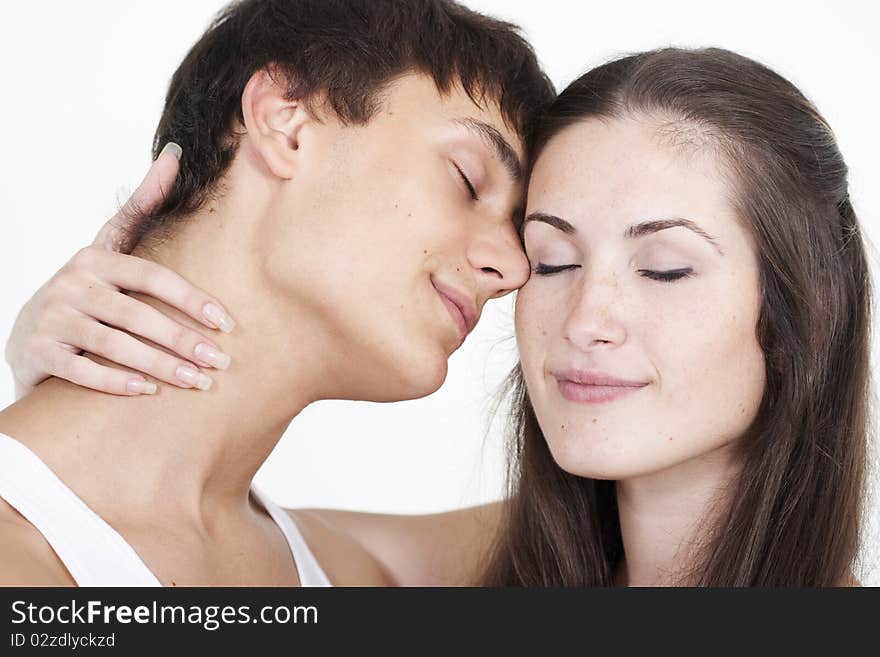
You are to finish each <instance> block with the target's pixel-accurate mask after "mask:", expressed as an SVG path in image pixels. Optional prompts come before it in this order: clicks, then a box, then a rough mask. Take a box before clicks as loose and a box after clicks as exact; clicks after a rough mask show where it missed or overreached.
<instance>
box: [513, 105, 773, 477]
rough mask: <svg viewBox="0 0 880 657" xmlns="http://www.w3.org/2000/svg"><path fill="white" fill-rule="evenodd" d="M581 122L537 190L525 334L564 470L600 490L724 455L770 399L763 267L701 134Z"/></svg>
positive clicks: (555, 143) (531, 214) (548, 162)
mask: <svg viewBox="0 0 880 657" xmlns="http://www.w3.org/2000/svg"><path fill="white" fill-rule="evenodd" d="M660 125H661V124H660V123H659V122H657V123H652V122H650V121H648V120H647V119H645V120H636V119H620V120H608V121H601V120H595V119H591V120H586V121H583V122H580V123H578V124H576V125H574V126H571V127H569V128H567V129H565V130H564V131H562V132H561V133H559V134H558V135H556V136H555V137H554V138H553V139H552V140H551V141H550V143H549V144H548V145H547V146H546V148H545V149H544V151H543V152H542V154H541V156H540V158H539V160H538V162H537V164H536V166H535V169H534V173H533V176H532V179H531V182H530V185H529V196H528V208H527V218H526V222H525V224H524V240H525V245H526V253H527V255H528V258H529V262H530V264H531V266H532V274H531V278H530V279H529V281H528V283H526V285H525V287H523V288H522V290H520V292H519V296H518V299H517V306H516V334H517V342H518V345H519V350H520V356H521V361H522V368H523V372H524V374H525V380H526V384H527V386H528V391H529V396H530V398H531V400H532V404H533V406H534V409H535V412H536V414H537V417H538V420H539V422H540V424H541V427H542V429H543V432H544V435H545V437H546V439H547V442H548V444H549V447H550V450H551V452H552V454H553V457H554V459H555V460H556V462H557V463H558V464H559V465H560V466H561V467H562V468H563V469H565V470H567V471H568V472H571V473H573V474H577V475H581V476H585V477H593V478H598V479H625V478H631V477H636V476H640V475H645V474H649V473H653V472H658V471H660V470H663V469H666V468H669V467H671V466H674V465H677V464H680V463H684V462H685V461H689V460H691V459H695V458H698V457H710V458H711V457H712V455H716V456H720V455H721V454H723V453H724V452H725V451H726V450H725V449H724V448H726V447H730V446H732V445H733V443H734V442H735V441H736V440H737V439H738V438H740V437H741V436H743V434H744V433H745V432H746V431H747V429H748V427H749V425H750V424H751V422H752V421H753V419H754V417H755V414H756V412H757V409H758V406H759V404H760V402H761V398H762V395H763V390H764V357H763V353H762V351H761V349H760V347H759V345H758V341H757V337H756V324H757V320H758V315H759V309H760V283H759V275H758V266H757V259H756V255H755V252H754V248H753V246H752V243H751V240H750V237H749V234H748V233H747V231H746V230H745V228H744V227H743V226H742V225H741V223H740V221H739V220H738V219H737V217H736V216H735V214H734V212H733V208H732V206H731V204H730V201H729V190H728V186H727V185H726V179H725V177H724V174H723V172H722V169H721V166H720V164H719V162H718V161H717V160H716V158H715V156H714V155H712V153H711V149H710V148H706V147H703V148H700V147H699V138H700V134H699V132H698V131H696V130H690V131H686V132H682V131H681V129H680V127H677V128H676V130H675V132H673V131H671V130H670V128H669V125H670V124H668V123H666V124H665V128H660V127H659V126H660Z"/></svg>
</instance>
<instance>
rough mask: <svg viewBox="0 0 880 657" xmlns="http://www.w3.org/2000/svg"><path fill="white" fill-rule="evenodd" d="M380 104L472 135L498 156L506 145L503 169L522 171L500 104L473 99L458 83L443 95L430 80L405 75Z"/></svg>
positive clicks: (520, 151) (515, 138)
mask: <svg viewBox="0 0 880 657" xmlns="http://www.w3.org/2000/svg"><path fill="white" fill-rule="evenodd" d="M382 104H383V109H384V110H385V111H387V112H389V113H391V114H399V113H400V114H402V113H413V112H415V113H417V114H419V115H421V117H422V118H423V119H424V120H432V121H434V122H436V123H438V124H441V123H442V124H447V125H452V126H454V127H456V128H459V129H460V130H462V131H463V132H471V133H472V134H473V135H474V136H476V137H478V138H480V139H481V140H483V141H484V143H485V144H486V146H488V147H489V148H490V149H491V150H492V151H493V152H495V154H497V155H502V153H501V152H500V150H499V149H498V147H499V146H505V145H506V146H507V147H508V148H507V149H506V150H507V151H508V153H506V154H504V158H503V159H502V163H503V164H505V166H507V165H508V163H509V164H511V165H512V164H514V163H518V164H519V169H520V171H521V170H522V164H523V161H524V157H525V148H524V145H523V143H522V139H521V138H520V136H519V135H518V134H517V132H516V131H515V130H513V129H511V128H510V126H508V125H507V122H506V121H505V120H504V115H503V114H502V112H501V108H500V105H499V103H498V102H497V101H496V100H493V99H491V98H481V97H480V96H479V95H477V96H476V97H474V98H472V97H471V96H470V95H468V93H467V92H466V91H465V90H464V88H463V87H462V86H461V84H460V83H458V82H456V83H454V84H452V85H451V86H450V88H449V89H448V90H447V91H445V92H442V91H440V90H439V89H438V88H437V85H436V83H435V82H434V80H433V78H431V77H430V76H428V75H424V74H421V73H408V74H406V75H403V76H401V77H399V78H398V79H396V80H394V82H392V83H391V84H390V85H388V87H387V88H386V90H385V93H384V94H383V103H382ZM511 156H513V158H512V160H511ZM509 160H510V162H508V161H509ZM510 168H511V170H512V169H513V167H512V166H511V167H510Z"/></svg>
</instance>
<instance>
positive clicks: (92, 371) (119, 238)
mask: <svg viewBox="0 0 880 657" xmlns="http://www.w3.org/2000/svg"><path fill="white" fill-rule="evenodd" d="M179 157H180V148H179V147H177V146H176V145H171V144H169V145H168V146H166V147H165V149H163V151H162V153H161V154H160V155H159V157H158V158H156V161H155V162H154V163H153V165H152V166H151V167H150V170H149V171H148V172H147V175H146V177H145V178H144V180H143V182H142V183H141V184H140V186H139V187H138V188H137V190H135V192H134V194H132V196H131V198H130V199H129V200H128V202H127V203H126V204H125V206H124V207H123V208H122V209H121V210H120V211H119V212H117V213H116V215H114V216H113V217H112V218H111V219H110V221H108V222H107V223H106V224H105V225H104V226H103V227H102V228H101V230H100V232H99V233H98V236H97V238H96V239H95V242H94V243H93V244H92V245H91V246H87V247H85V248H84V249H82V250H80V251H79V252H78V253H77V254H76V255H74V256H73V258H71V259H70V261H69V262H68V263H67V264H66V265H64V266H63V267H62V268H61V269H60V270H59V271H58V272H57V273H56V274H55V275H54V276H53V277H52V278H51V279H50V280H49V282H48V283H46V284H45V285H43V287H41V288H40V289H39V290H38V291H37V293H36V294H35V295H34V296H33V297H32V298H31V299H30V300H29V301H28V302H27V303H26V304H25V306H24V307H23V308H22V310H21V312H20V313H19V315H18V318H17V319H16V322H15V325H14V326H13V328H12V334H11V335H10V338H9V342H8V343H7V345H6V360H7V362H8V363H9V365H10V367H11V368H12V372H13V376H14V377H15V384H16V396H17V397H19V398H20V397H22V396H24V395H26V394H27V393H28V392H30V391H31V390H32V389H33V387H34V386H36V385H37V384H38V383H40V382H41V381H43V380H45V379H47V378H49V377H50V376H57V377H59V378H62V379H67V380H68V381H72V382H73V383H76V384H79V385H81V386H85V387H87V388H93V389H94V390H99V391H102V392H109V393H112V394H116V395H138V394H153V393H155V392H156V390H157V386H156V384H155V383H153V382H151V381H148V380H147V379H146V378H145V377H143V376H140V375H139V374H132V373H131V372H128V371H124V370H120V369H116V368H113V367H108V366H104V365H99V364H98V363H95V362H94V361H92V360H90V359H88V358H86V357H85V356H81V355H80V354H81V353H82V352H83V351H87V352H89V353H91V354H95V355H97V356H101V357H103V358H104V359H106V360H109V361H112V362H114V363H118V364H119V365H122V366H124V367H128V368H131V369H134V370H137V371H139V372H143V373H144V374H147V375H148V376H150V377H153V378H155V379H157V380H159V381H164V382H166V383H170V384H173V385H176V386H179V387H182V388H193V387H195V388H200V389H205V390H206V389H208V388H209V387H210V385H211V379H210V377H208V376H206V375H205V374H204V373H202V372H200V370H199V367H200V366H201V367H212V368H217V369H226V368H227V367H228V366H229V357H228V356H226V355H224V354H223V353H222V352H221V351H220V349H219V348H218V347H217V345H216V344H215V343H214V342H213V341H211V340H210V339H208V338H206V337H205V336H204V335H202V334H201V333H200V332H199V331H195V330H192V329H190V328H188V327H186V326H183V325H182V324H180V323H178V322H176V321H175V320H173V319H170V318H169V317H166V316H165V315H164V314H163V313H161V312H160V311H158V310H156V309H155V308H153V307H152V306H150V305H148V304H146V303H143V302H141V301H138V300H137V299H134V298H132V297H130V296H128V295H126V294H123V293H122V290H127V291H132V292H141V293H144V294H146V295H149V296H151V297H154V298H156V299H159V300H161V301H163V302H165V303H166V304H168V305H170V306H172V307H174V308H177V309H178V310H180V311H182V312H184V313H186V314H187V315H189V316H190V317H192V318H193V319H195V320H197V321H199V322H200V323H201V324H203V325H204V326H206V327H208V328H209V329H220V330H222V331H225V332H227V333H228V332H229V331H231V330H232V329H233V327H234V326H235V324H234V322H233V321H232V319H231V318H230V317H229V316H228V314H227V313H226V311H225V310H224V308H223V306H222V304H220V302H219V301H217V299H215V298H213V297H212V296H210V295H209V294H208V293H207V292H205V291H204V290H201V289H199V288H197V287H195V286H193V285H191V284H190V283H189V282H188V281H186V280H185V279H184V278H183V277H181V276H179V275H178V274H176V273H175V272H173V271H171V270H170V269H168V268H166V267H163V266H161V265H158V264H156V263H154V262H150V261H148V260H143V259H141V258H137V257H134V256H131V255H125V254H122V253H119V252H118V250H119V248H120V246H121V245H122V244H124V243H125V242H126V241H127V240H126V237H127V235H128V233H129V231H130V230H131V229H132V228H133V227H134V226H135V225H136V224H137V222H138V221H139V220H140V219H141V218H142V217H144V216H145V215H146V214H147V213H148V212H149V211H150V210H151V209H153V208H155V207H156V206H157V205H159V204H160V203H161V201H162V200H163V199H164V196H165V194H164V191H163V190H165V189H168V188H169V187H170V186H171V185H172V184H173V182H174V178H175V176H176V175H177V170H178V166H179ZM120 329H123V330H120ZM126 332H128V333H131V334H134V335H137V336H140V337H143V338H146V339H147V340H149V341H151V342H153V343H155V344H158V345H161V346H163V347H165V348H166V349H168V350H169V351H171V352H173V353H174V354H176V356H175V355H169V354H168V353H166V352H165V351H163V350H161V349H157V348H154V347H151V346H149V345H147V344H145V343H144V342H141V341H140V340H137V339H135V338H134V337H132V336H131V335H129V334H128V333H126Z"/></svg>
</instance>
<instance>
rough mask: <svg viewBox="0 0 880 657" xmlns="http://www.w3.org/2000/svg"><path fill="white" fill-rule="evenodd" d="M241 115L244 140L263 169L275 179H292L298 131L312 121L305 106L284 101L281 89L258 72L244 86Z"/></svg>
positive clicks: (285, 99)
mask: <svg viewBox="0 0 880 657" xmlns="http://www.w3.org/2000/svg"><path fill="white" fill-rule="evenodd" d="M241 111H242V116H243V117H244V127H245V130H247V136H248V140H249V141H250V142H251V146H252V147H253V149H254V151H255V152H256V154H257V155H258V156H259V157H260V158H261V159H262V160H263V162H264V163H265V165H266V167H267V168H268V169H269V170H270V171H271V172H272V173H273V174H275V175H276V176H278V177H279V178H282V179H284V180H289V179H291V178H293V176H294V172H295V170H296V165H297V161H298V157H297V155H298V154H297V150H298V149H299V137H300V130H301V129H302V127H303V125H305V124H307V123H308V122H309V121H312V120H313V119H312V117H311V115H310V114H309V112H308V110H307V109H306V107H305V105H304V104H303V103H302V102H301V101H297V100H288V99H287V98H286V97H285V88H284V86H283V85H282V84H279V83H278V82H276V81H275V80H274V79H273V77H272V75H270V74H269V72H268V71H266V70H265V69H261V70H259V71H257V72H256V73H254V74H253V75H252V76H251V79H250V80H248V83H247V84H246V85H245V88H244V93H242V95H241Z"/></svg>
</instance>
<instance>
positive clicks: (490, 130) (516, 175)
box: [453, 118, 523, 182]
mask: <svg viewBox="0 0 880 657" xmlns="http://www.w3.org/2000/svg"><path fill="white" fill-rule="evenodd" d="M453 123H457V124H458V125H461V126H464V127H465V128H467V129H468V130H469V131H470V132H472V133H473V134H475V135H476V136H477V137H478V138H479V139H480V140H481V141H482V142H483V143H484V144H487V145H488V146H489V147H490V148H491V149H492V152H493V153H494V155H495V157H496V158H497V159H498V161H499V162H501V164H503V165H504V168H505V169H507V173H508V174H509V175H510V177H511V178H512V179H513V182H519V181H520V180H522V177H523V166H522V163H521V162H520V161H519V156H518V155H517V154H516V151H515V150H513V146H511V145H510V144H509V143H508V141H507V140H506V139H505V138H504V135H502V134H501V132H499V131H498V129H497V128H496V127H495V126H492V125H490V124H488V123H486V122H484V121H478V120H477V119H472V118H461V119H455V120H454V121H453Z"/></svg>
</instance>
